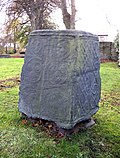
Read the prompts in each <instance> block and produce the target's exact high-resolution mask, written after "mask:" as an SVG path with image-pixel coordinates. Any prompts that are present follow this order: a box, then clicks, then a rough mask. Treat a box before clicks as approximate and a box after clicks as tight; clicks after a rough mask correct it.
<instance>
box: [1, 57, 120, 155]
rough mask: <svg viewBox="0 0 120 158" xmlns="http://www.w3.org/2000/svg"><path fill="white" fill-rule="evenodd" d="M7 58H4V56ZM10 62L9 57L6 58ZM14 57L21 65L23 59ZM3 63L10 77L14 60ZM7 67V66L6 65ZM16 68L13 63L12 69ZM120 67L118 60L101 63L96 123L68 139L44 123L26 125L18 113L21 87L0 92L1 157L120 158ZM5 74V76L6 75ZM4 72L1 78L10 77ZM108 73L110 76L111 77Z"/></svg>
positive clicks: (13, 74) (16, 72) (13, 75)
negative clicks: (55, 134)
mask: <svg viewBox="0 0 120 158" xmlns="http://www.w3.org/2000/svg"><path fill="white" fill-rule="evenodd" d="M2 60H5V59H1V61H2ZM7 60H8V61H10V60H9V59H6V61H7ZM12 60H15V61H14V64H15V65H19V68H20V70H21V66H22V64H23V60H21V59H17V60H16V59H12ZM8 61H7V62H6V63H7V66H4V67H5V69H6V70H8V71H10V72H8V74H9V75H10V78H11V77H16V76H18V75H19V74H20V70H19V68H18V69H16V70H15V71H14V73H11V69H9V67H10V65H9V64H11V62H8ZM3 65H4V64H3ZM7 67H8V68H7ZM12 69H13V70H14V66H13V68H12ZM119 72H120V70H119V68H118V67H117V64H116V63H104V64H101V78H102V98H101V102H100V110H99V111H98V113H97V114H96V115H94V119H95V121H96V124H95V126H93V127H92V128H90V129H87V130H81V131H80V132H79V133H78V134H75V135H72V136H71V137H69V138H67V137H66V138H62V139H59V138H56V137H51V136H50V135H48V134H47V133H46V132H45V131H44V129H43V128H42V126H37V127H33V126H32V125H31V124H29V123H28V124H23V123H22V120H21V117H20V114H19V112H18V107H17V106H18V86H16V87H12V88H6V89H5V90H4V91H3V90H1V91H0V116H1V119H0V120H1V123H0V124H1V145H0V148H1V153H0V154H1V155H0V157H1V158H117V157H119V155H120V106H119V103H120V102H119V96H120V91H119V90H120V84H119V79H120V73H119ZM4 75H5V76H4ZM9 75H7V74H5V73H4V74H3V77H2V79H3V78H4V79H5V78H6V77H7V78H9ZM108 76H109V77H108Z"/></svg>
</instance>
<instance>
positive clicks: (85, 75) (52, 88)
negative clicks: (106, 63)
mask: <svg viewBox="0 0 120 158" xmlns="http://www.w3.org/2000/svg"><path fill="white" fill-rule="evenodd" d="M99 69H100V62H99V41H98V37H97V36H95V35H93V34H91V33H87V32H82V31H76V30H62V31H55V30H38V31H33V32H32V33H31V34H30V37H29V42H28V46H27V50H26V54H25V62H24V65H23V69H22V74H21V85H20V93H19V111H20V112H21V113H24V114H25V115H27V116H28V117H29V118H41V119H44V120H48V121H53V122H55V123H56V124H57V126H58V127H60V128H64V129H71V128H73V127H74V126H75V125H76V124H77V123H79V122H81V121H85V120H88V119H90V118H91V116H92V115H93V114H95V113H96V112H97V111H98V109H99V107H98V102H99V100H100V89H101V85H100V73H99Z"/></svg>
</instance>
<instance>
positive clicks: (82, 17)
mask: <svg viewBox="0 0 120 158" xmlns="http://www.w3.org/2000/svg"><path fill="white" fill-rule="evenodd" d="M76 9H77V14H76V20H77V22H76V29H78V30H83V31H88V32H91V33H94V34H107V35H108V38H107V40H108V41H113V39H114V37H115V36H116V34H117V30H118V29H120V17H119V16H120V0H76ZM54 19H55V22H56V23H57V24H58V25H59V26H60V29H65V27H64V25H63V24H62V16H61V11H60V10H57V11H56V12H55V13H54ZM4 20H5V16H4V14H3V13H0V24H2V23H3V22H4ZM0 27H2V25H0Z"/></svg>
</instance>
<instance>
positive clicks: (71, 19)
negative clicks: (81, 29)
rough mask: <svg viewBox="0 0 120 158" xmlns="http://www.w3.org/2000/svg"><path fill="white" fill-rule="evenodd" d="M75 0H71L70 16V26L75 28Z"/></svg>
mask: <svg viewBox="0 0 120 158" xmlns="http://www.w3.org/2000/svg"><path fill="white" fill-rule="evenodd" d="M75 14H76V9H75V0H71V16H70V28H71V29H75Z"/></svg>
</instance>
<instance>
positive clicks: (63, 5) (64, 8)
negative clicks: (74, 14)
mask: <svg viewBox="0 0 120 158" xmlns="http://www.w3.org/2000/svg"><path fill="white" fill-rule="evenodd" d="M61 9H62V15H63V23H64V24H65V27H66V29H70V14H69V13H68V11H67V4H66V0H61Z"/></svg>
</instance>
